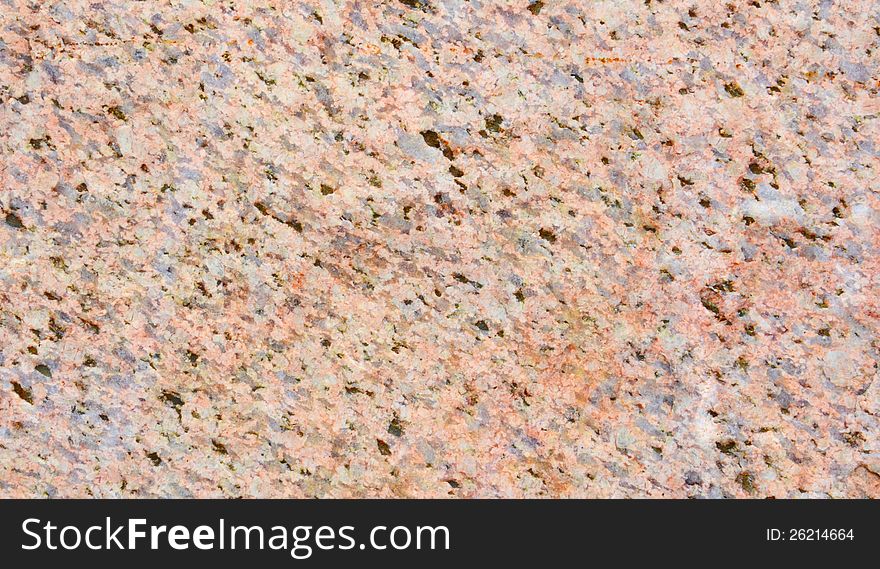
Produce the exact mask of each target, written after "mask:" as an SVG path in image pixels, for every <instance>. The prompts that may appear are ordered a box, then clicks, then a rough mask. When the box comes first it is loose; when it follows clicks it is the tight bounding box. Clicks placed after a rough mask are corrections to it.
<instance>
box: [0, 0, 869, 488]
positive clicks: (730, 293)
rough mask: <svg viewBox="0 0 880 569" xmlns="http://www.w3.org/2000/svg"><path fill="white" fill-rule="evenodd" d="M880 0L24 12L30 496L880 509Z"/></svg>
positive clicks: (6, 440)
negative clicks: (875, 502)
mask: <svg viewBox="0 0 880 569" xmlns="http://www.w3.org/2000/svg"><path fill="white" fill-rule="evenodd" d="M878 18H880V4H878V3H877V1H876V0H854V1H852V2H832V1H827V0H823V1H816V0H777V1H766V0H757V1H751V2H746V1H742V0H730V1H729V2H726V3H725V2H695V1H689V2H685V1H679V0H666V1H662V2H661V1H659V0H638V1H628V0H620V1H606V2H592V1H590V2H587V1H583V2H574V1H569V2H556V1H551V0H546V1H544V2H541V1H535V2H531V3H530V2H529V1H507V2H489V1H476V0H475V1H464V0H449V1H440V0H403V1H396V0H395V1H386V2H381V3H380V2H361V1H353V2H332V1H329V0H312V1H308V2H305V1H295V2H294V1H291V2H280V1H279V2H265V1H259V2H231V1H222V2H221V1H203V2H199V1H194V0H174V1H171V2H158V1H145V2H127V1H122V0H106V1H97V0H91V1H89V2H85V1H80V0H73V1H64V2H35V1H30V2H26V1H23V0H3V1H2V2H0V157H2V158H0V496H4V497H12V496H16V497H87V496H95V497H185V496H197V497H225V496H229V497H232V496H243V497H311V496H317V497H374V496H382V497H447V496H449V497H537V496H546V497H568V496H571V497H645V496H652V497H686V496H695V497H736V498H748V497H771V496H772V497H777V498H783V497H807V498H819V497H880V440H878V432H880V423H878V413H880V382H878V362H880V352H878V349H880V346H878V341H880V326H878V325H880V288H878V285H880V255H878V247H880V194H878V191H880V182H878V177H877V175H878V168H880V158H878V152H880V97H878V92H877V91H878V87H880V83H878V72H880V19H878Z"/></svg>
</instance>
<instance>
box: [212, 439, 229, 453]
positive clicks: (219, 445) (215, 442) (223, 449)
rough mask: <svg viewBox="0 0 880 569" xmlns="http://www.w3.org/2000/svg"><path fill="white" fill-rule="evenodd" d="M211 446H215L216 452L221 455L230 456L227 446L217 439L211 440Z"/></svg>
mask: <svg viewBox="0 0 880 569" xmlns="http://www.w3.org/2000/svg"><path fill="white" fill-rule="evenodd" d="M211 445H213V447H214V452H218V453H220V454H229V451H228V450H226V445H224V444H223V443H221V442H220V441H218V440H217V439H211Z"/></svg>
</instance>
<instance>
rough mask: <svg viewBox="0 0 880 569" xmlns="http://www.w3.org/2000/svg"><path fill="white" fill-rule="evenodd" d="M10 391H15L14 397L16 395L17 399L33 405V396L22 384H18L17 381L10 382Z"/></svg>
mask: <svg viewBox="0 0 880 569" xmlns="http://www.w3.org/2000/svg"><path fill="white" fill-rule="evenodd" d="M12 390H13V391H15V394H16V395H18V396H19V397H21V398H22V399H24V400H25V401H27V402H28V403H30V404H31V405H33V404H34V394H33V392H32V391H31V390H30V389H28V388H27V387H24V386H23V385H22V384H20V383H18V382H17V381H13V382H12Z"/></svg>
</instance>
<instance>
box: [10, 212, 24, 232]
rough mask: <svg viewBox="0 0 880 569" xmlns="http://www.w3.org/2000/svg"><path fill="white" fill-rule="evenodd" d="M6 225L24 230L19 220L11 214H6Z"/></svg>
mask: <svg viewBox="0 0 880 569" xmlns="http://www.w3.org/2000/svg"><path fill="white" fill-rule="evenodd" d="M6 225H8V226H9V227H14V228H15V229H24V223H22V222H21V218H20V217H18V216H17V215H15V214H14V213H12V212H9V213H7V214H6Z"/></svg>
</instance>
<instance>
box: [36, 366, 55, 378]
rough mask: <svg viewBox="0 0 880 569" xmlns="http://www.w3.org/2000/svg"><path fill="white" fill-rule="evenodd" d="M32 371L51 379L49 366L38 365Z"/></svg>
mask: <svg viewBox="0 0 880 569" xmlns="http://www.w3.org/2000/svg"><path fill="white" fill-rule="evenodd" d="M34 369H35V370H36V371H38V372H40V373H41V374H43V375H45V376H46V377H52V370H50V369H49V366H47V365H45V364H40V365H38V366H37V367H35V368H34Z"/></svg>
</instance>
